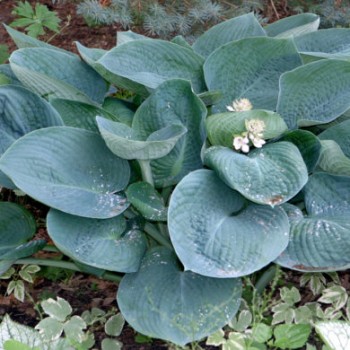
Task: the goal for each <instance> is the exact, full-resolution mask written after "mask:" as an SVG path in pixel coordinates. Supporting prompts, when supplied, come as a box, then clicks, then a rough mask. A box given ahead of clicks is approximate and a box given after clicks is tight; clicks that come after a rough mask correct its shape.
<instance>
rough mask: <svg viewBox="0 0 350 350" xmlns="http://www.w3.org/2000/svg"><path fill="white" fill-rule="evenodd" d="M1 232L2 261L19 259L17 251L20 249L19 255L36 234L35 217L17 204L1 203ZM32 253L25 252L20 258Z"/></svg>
mask: <svg viewBox="0 0 350 350" xmlns="http://www.w3.org/2000/svg"><path fill="white" fill-rule="evenodd" d="M0 231H1V236H0V259H4V260H13V258H14V259H16V258H18V257H17V256H16V249H18V251H17V253H19V250H21V249H23V245H24V244H25V242H27V241H28V240H29V239H31V238H32V237H33V236H34V234H35V231H36V224H35V220H34V217H33V216H32V214H31V213H29V212H28V211H27V210H26V209H24V208H23V207H21V206H19V205H17V204H14V203H10V202H0ZM20 246H22V248H20ZM22 253H23V251H22ZM27 253H28V252H27ZM31 253H32V252H29V253H28V254H26V252H24V254H21V256H20V257H24V256H28V255H31Z"/></svg>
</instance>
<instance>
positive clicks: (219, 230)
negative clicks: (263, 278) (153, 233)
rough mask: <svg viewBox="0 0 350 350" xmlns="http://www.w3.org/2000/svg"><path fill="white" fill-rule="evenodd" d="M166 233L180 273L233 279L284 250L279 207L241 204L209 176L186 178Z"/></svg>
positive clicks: (284, 219)
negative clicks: (181, 266) (168, 235)
mask: <svg viewBox="0 0 350 350" xmlns="http://www.w3.org/2000/svg"><path fill="white" fill-rule="evenodd" d="M168 225H169V233H170V238H171V240H172V243H173V245H174V248H175V251H176V253H177V255H178V257H179V258H180V260H181V262H182V263H183V265H184V266H185V269H186V270H191V271H194V272H196V273H199V274H201V275H205V276H211V277H221V278H229V277H239V276H244V275H248V274H250V273H252V272H254V271H257V270H259V269H261V268H262V267H264V266H265V265H267V264H269V263H270V262H271V261H272V260H274V259H275V258H276V257H277V256H278V255H279V254H280V253H281V252H282V251H283V250H284V249H285V248H286V247H287V244H288V233H289V223H288V217H287V215H286V214H285V212H284V210H283V209H281V207H276V208H271V207H270V206H267V205H257V204H253V203H247V201H246V200H245V198H244V197H243V196H241V195H240V194H239V193H238V192H236V191H234V190H232V189H230V188H229V187H227V186H226V185H225V184H224V183H223V182H222V181H220V179H219V178H218V177H217V176H216V175H215V173H214V172H213V171H210V170H197V171H195V172H192V173H190V174H189V175H187V176H186V177H185V178H184V179H183V180H182V181H181V182H180V183H179V184H178V185H177V187H176V188H175V190H174V192H173V194H172V196H171V199H170V204H169V212H168Z"/></svg>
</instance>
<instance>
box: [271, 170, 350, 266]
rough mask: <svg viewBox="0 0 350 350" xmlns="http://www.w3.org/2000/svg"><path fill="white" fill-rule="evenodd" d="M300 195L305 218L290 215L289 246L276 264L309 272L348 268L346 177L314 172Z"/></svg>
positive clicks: (348, 194)
mask: <svg viewBox="0 0 350 350" xmlns="http://www.w3.org/2000/svg"><path fill="white" fill-rule="evenodd" d="M304 192H305V205H306V210H307V213H308V216H306V217H304V218H303V217H301V215H298V216H296V215H293V217H294V220H292V221H291V231H290V242H289V245H288V247H287V249H286V250H285V251H284V252H283V253H282V254H281V256H280V257H279V258H278V259H277V260H276V262H277V263H278V264H280V265H282V266H285V267H288V268H291V269H294V270H300V271H310V272H314V271H335V270H342V269H346V268H349V267H350V257H349V251H350V239H349V238H350V219H349V214H350V201H349V198H350V177H348V176H337V175H330V174H327V173H316V174H314V175H313V176H311V177H310V179H309V182H308V183H307V185H306V186H305V189H304ZM295 210H297V209H295Z"/></svg>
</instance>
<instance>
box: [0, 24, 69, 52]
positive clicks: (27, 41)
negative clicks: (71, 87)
mask: <svg viewBox="0 0 350 350" xmlns="http://www.w3.org/2000/svg"><path fill="white" fill-rule="evenodd" d="M3 25H4V27H5V29H6V30H7V33H8V34H9V35H10V37H11V39H12V40H13V41H14V42H15V44H16V46H17V47H18V48H19V49H24V48H27V47H42V48H47V49H51V50H56V51H58V52H63V53H65V54H68V55H72V56H76V55H75V54H73V53H72V52H70V51H66V50H63V49H60V48H59V47H56V46H53V45H50V44H48V43H46V42H44V41H40V40H38V39H35V38H33V37H32V36H29V35H26V34H23V33H21V32H19V31H18V30H16V29H13V28H11V27H10V26H7V25H6V24H3Z"/></svg>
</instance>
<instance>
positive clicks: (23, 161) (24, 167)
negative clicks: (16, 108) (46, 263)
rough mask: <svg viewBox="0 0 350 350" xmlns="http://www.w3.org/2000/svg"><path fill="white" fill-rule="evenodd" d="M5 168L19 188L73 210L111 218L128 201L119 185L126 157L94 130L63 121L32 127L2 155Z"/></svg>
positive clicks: (126, 169) (0, 162) (126, 174)
mask: <svg viewBox="0 0 350 350" xmlns="http://www.w3.org/2000/svg"><path fill="white" fill-rule="evenodd" d="M0 170H1V171H3V172H4V173H5V174H6V175H7V176H9V177H10V178H11V180H12V181H13V182H14V183H15V185H16V186H17V187H18V188H19V189H21V190H22V191H23V192H25V193H27V194H28V195H30V196H31V197H33V198H35V199H37V200H38V201H40V202H43V203H44V204H46V205H48V206H51V207H53V208H55V209H58V210H61V211H64V212H67V213H69V214H73V215H79V216H84V217H92V218H109V217H113V216H117V215H119V214H120V213H121V212H123V211H124V210H125V209H126V208H127V207H128V203H127V202H126V199H125V197H124V196H123V195H122V194H120V193H119V194H118V193H116V192H119V191H122V190H123V189H124V188H125V187H126V185H127V184H128V181H129V176H130V168H129V165H128V163H127V161H125V160H123V159H120V158H118V157H116V156H115V155H114V154H113V153H112V152H110V150H109V149H108V148H107V147H106V145H105V143H104V141H103V139H102V138H101V137H100V136H99V135H98V134H95V133H94V132H91V131H88V130H83V129H76V128H71V127H66V126H61V127H50V128H45V129H39V130H35V131H33V132H31V133H29V134H27V135H25V136H23V137H22V138H21V139H19V140H17V141H16V142H15V143H14V144H13V145H12V146H10V148H9V149H8V150H7V151H6V152H5V153H4V155H3V156H2V157H1V158H0Z"/></svg>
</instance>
